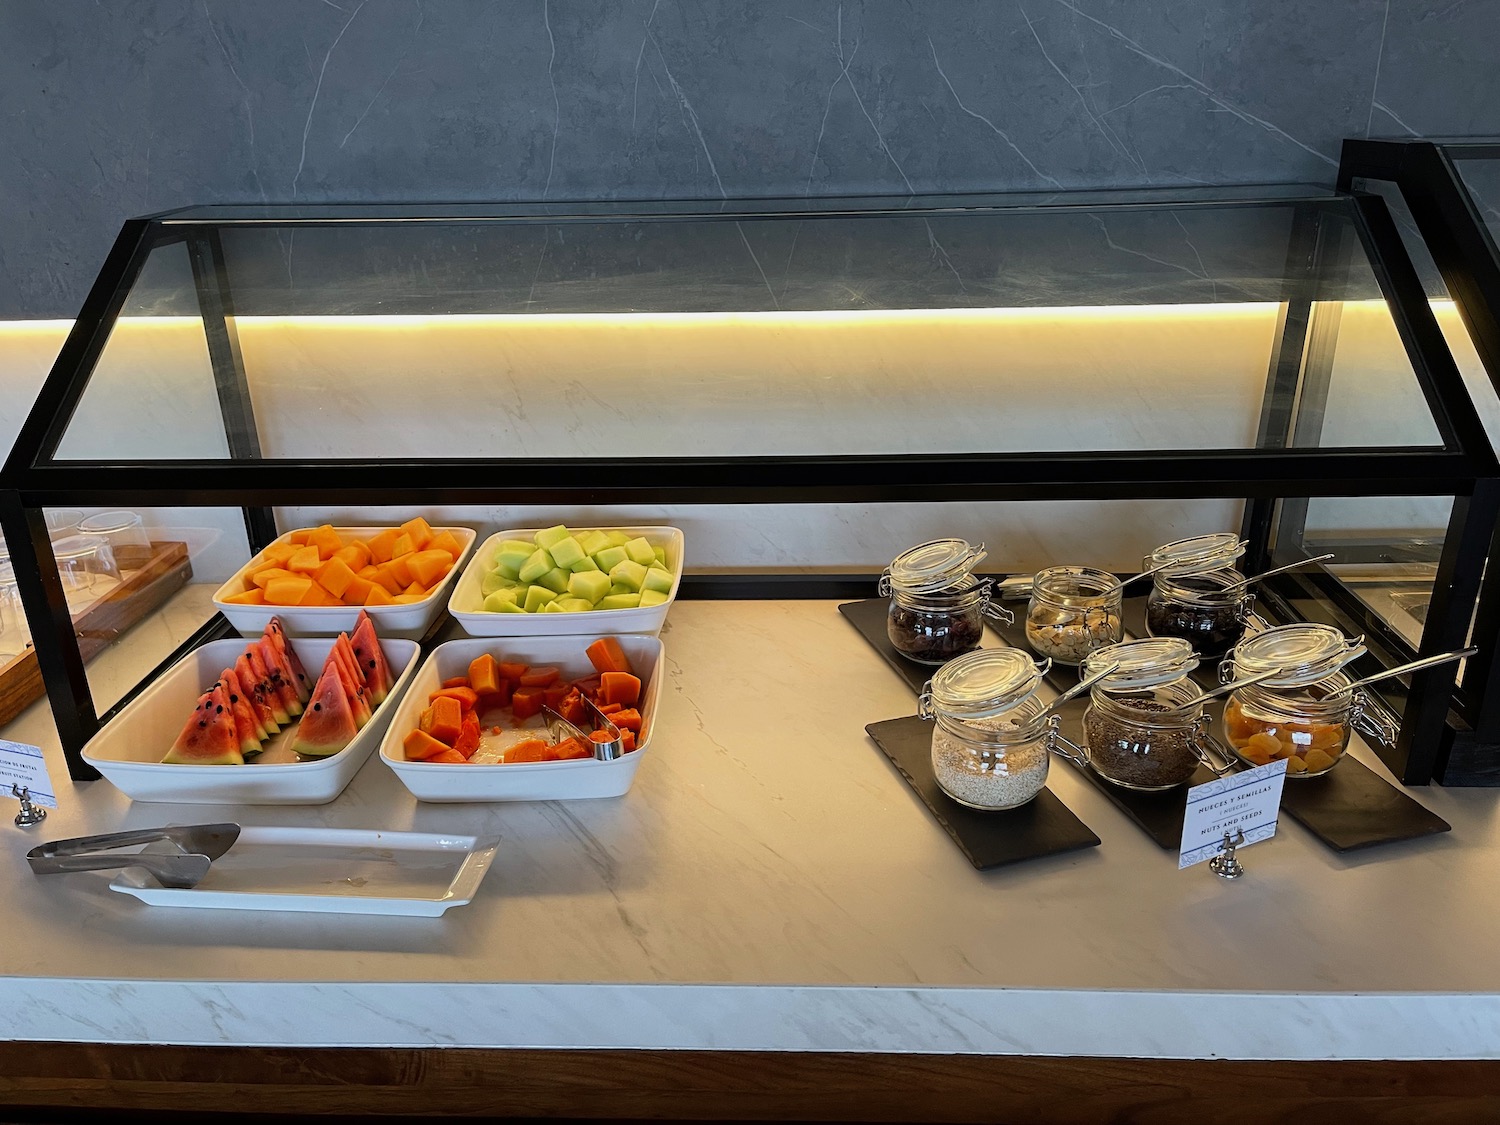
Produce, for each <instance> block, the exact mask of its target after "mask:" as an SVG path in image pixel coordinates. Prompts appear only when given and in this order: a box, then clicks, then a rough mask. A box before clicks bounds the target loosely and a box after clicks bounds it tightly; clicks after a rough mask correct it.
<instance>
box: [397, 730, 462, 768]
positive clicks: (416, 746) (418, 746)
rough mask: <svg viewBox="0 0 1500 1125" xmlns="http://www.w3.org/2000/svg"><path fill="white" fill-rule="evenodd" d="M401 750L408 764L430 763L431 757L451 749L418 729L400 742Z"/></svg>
mask: <svg viewBox="0 0 1500 1125" xmlns="http://www.w3.org/2000/svg"><path fill="white" fill-rule="evenodd" d="M401 749H402V750H404V751H405V752H406V760H407V761H408V762H430V761H431V760H432V759H433V757H435V756H436V755H438V754H441V753H443V751H445V750H451V749H452V747H451V746H449V745H448V744H447V743H446V742H439V741H438V740H437V739H435V738H433V737H432V735H430V734H428V733H427V732H426V731H425V730H421V729H418V730H414V731H411V732H410V733H409V734H407V736H406V737H405V738H404V739H402V740H401Z"/></svg>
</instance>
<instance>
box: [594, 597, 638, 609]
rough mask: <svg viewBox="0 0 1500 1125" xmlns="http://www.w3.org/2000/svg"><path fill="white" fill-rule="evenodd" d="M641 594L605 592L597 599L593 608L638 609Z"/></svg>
mask: <svg viewBox="0 0 1500 1125" xmlns="http://www.w3.org/2000/svg"><path fill="white" fill-rule="evenodd" d="M640 605H641V596H640V595H639V594H607V595H606V596H604V597H602V598H600V599H599V604H598V605H596V606H594V608H595V609H639V608H640Z"/></svg>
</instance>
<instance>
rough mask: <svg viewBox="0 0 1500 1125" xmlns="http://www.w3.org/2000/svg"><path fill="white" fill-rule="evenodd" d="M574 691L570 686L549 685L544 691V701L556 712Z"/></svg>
mask: <svg viewBox="0 0 1500 1125" xmlns="http://www.w3.org/2000/svg"><path fill="white" fill-rule="evenodd" d="M572 690H573V688H572V687H571V686H570V685H568V684H548V685H547V686H546V687H544V688H543V689H542V699H543V700H545V701H546V704H547V706H548V707H551V708H552V709H553V710H554V711H555V710H557V705H558V704H559V703H561V702H562V701H563V700H564V699H566V698H567V697H568V692H570V691H572Z"/></svg>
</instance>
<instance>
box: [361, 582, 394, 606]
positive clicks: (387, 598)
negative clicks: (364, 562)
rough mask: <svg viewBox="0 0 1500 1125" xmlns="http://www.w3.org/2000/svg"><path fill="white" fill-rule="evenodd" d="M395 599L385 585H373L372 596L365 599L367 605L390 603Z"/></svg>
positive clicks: (371, 588)
mask: <svg viewBox="0 0 1500 1125" xmlns="http://www.w3.org/2000/svg"><path fill="white" fill-rule="evenodd" d="M393 600H394V599H392V597H391V595H390V594H389V593H388V592H387V591H386V588H385V587H384V586H371V587H370V596H369V597H367V598H366V599H365V605H390V604H391V602H392V601H393Z"/></svg>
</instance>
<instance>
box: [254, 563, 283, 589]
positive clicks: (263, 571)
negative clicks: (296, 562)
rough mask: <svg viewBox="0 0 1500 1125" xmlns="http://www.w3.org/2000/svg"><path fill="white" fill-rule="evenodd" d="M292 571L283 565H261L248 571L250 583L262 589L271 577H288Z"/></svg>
mask: <svg viewBox="0 0 1500 1125" xmlns="http://www.w3.org/2000/svg"><path fill="white" fill-rule="evenodd" d="M290 577H292V572H291V571H290V570H287V569H286V568H284V567H279V566H263V567H259V568H258V569H256V570H253V571H251V572H250V584H251V585H252V586H254V587H255V588H256V589H258V590H264V589H265V588H266V583H267V582H269V581H271V579H273V578H290Z"/></svg>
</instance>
